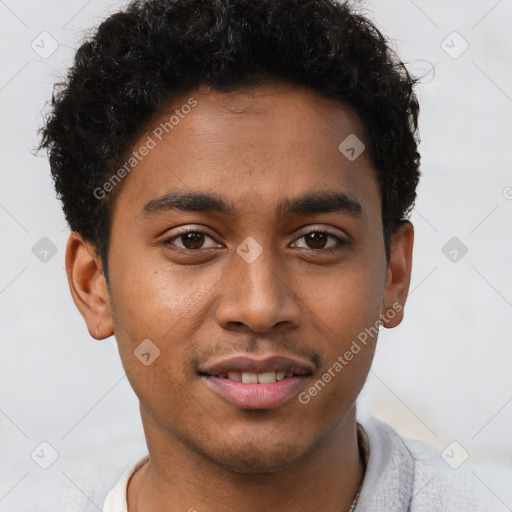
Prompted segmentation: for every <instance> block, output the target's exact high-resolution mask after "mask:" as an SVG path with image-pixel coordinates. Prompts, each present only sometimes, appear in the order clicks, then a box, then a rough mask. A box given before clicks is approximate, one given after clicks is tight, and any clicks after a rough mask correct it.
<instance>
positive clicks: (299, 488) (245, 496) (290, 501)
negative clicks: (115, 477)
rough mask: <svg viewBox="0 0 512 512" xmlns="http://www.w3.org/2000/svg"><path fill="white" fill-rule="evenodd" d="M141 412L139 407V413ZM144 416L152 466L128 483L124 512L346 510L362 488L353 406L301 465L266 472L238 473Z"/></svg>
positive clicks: (149, 465) (362, 472) (141, 470)
mask: <svg viewBox="0 0 512 512" xmlns="http://www.w3.org/2000/svg"><path fill="white" fill-rule="evenodd" d="M141 411H142V409H141ZM148 416H149V415H145V414H144V413H143V423H144V429H145V433H146V439H147V444H148V449H149V454H150V462H148V463H147V464H146V465H145V466H143V468H141V469H140V470H139V471H138V472H137V473H136V474H135V475H134V477H133V478H132V479H131V481H130V484H129V487H128V511H129V512H149V511H154V510H159V511H161V512H175V511H177V510H187V511H190V512H194V510H196V511H200V512H213V511H218V510H223V511H225V510H244V511H245V512H261V508H262V504H264V505H265V509H267V510H280V511H282V512H291V511H294V512H295V511H296V510H297V509H303V510H336V511H340V512H341V511H348V510H349V509H350V507H351V504H352V502H353V501H354V499H355V497H356V495H357V492H358V490H359V487H360V485H361V482H362V479H363V475H364V468H363V463H362V461H361V457H360V451H359V446H358V439H357V428H356V421H355V408H353V409H352V410H351V411H350V412H349V413H348V414H347V415H346V417H345V418H344V420H343V422H342V423H341V424H340V425H339V426H338V428H337V429H336V430H335V431H334V432H333V433H332V434H331V435H330V436H329V437H328V439H327V440H324V441H323V443H321V444H320V445H319V446H317V447H315V448H314V449H312V450H311V452H310V453H309V454H308V456H307V457H304V458H303V460H301V461H300V462H298V463H297V462H294V463H293V465H290V467H285V468H282V469H280V470H276V471H273V472H265V473H259V472H254V473H249V472H238V471H235V470H233V469H230V468H227V467H225V466H221V465H219V464H216V463H215V462H213V461H211V460H209V459H207V458H206V457H204V456H203V455H201V454H199V453H197V452H195V451H193V450H190V449H189V448H188V447H187V446H186V445H185V444H183V443H182V442H180V441H179V440H178V439H176V438H175V437H174V436H171V435H170V433H169V432H168V431H164V432H162V431H161V430H160V429H159V428H158V426H156V425H155V424H154V422H153V421H151V420H152V418H150V417H148Z"/></svg>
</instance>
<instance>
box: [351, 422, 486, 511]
mask: <svg viewBox="0 0 512 512" xmlns="http://www.w3.org/2000/svg"><path fill="white" fill-rule="evenodd" d="M359 423H360V424H361V425H362V427H363V429H364V431H365V432H366V434H367V436H368V444H369V457H368V467H367V471H366V475H365V479H364V482H363V487H362V489H361V498H360V504H361V508H359V507H358V508H357V512H365V511H370V510H375V511H376V510H379V508H380V509H381V510H390V511H391V510H393V511H396V512H461V511H464V512H490V511H492V510H496V509H495V508H492V502H491V498H490V493H489V491H488V490H487V489H486V488H485V487H484V486H483V485H482V482H481V481H479V479H478V478H477V476H476V475H475V474H474V472H473V471H472V470H471V467H470V466H469V465H468V464H460V465H459V464H452V465H451V466H450V465H449V464H448V463H447V462H446V460H445V459H443V458H442V456H441V453H440V452H439V451H437V450H436V449H435V448H434V447H432V446H430V445H428V444H426V443H424V442H422V441H417V440H411V439H405V438H402V437H401V436H399V435H398V433H397V432H396V431H395V430H394V429H393V428H392V427H391V426H389V425H387V424H386V423H383V422H381V421H379V420H377V419H375V418H366V419H364V420H363V421H360V422H359ZM445 458H446V456H445Z"/></svg>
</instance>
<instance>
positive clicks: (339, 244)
mask: <svg viewBox="0 0 512 512" xmlns="http://www.w3.org/2000/svg"><path fill="white" fill-rule="evenodd" d="M189 233H199V234H201V235H206V236H207V237H209V238H211V239H212V240H215V238H214V237H213V235H212V234H210V233H209V232H208V231H202V230H200V229H187V230H184V231H182V232H181V233H178V234H176V235H173V236H172V237H170V238H167V239H165V240H163V241H162V243H163V244H164V245H166V246H172V245H173V242H174V241H175V240H177V239H179V238H180V237H182V236H185V235H188V234H189ZM313 233H316V234H323V235H327V236H328V237H330V238H333V239H334V240H335V241H336V245H334V246H332V247H328V248H326V249H311V248H308V247H300V248H299V249H303V250H304V249H305V250H307V251H313V252H317V251H320V252H323V253H333V252H337V251H339V250H341V249H342V248H343V247H344V246H347V245H348V244H349V242H347V241H346V240H343V239H342V238H340V237H339V236H337V235H334V234H333V233H330V232H329V231H322V230H320V229H314V230H311V231H309V232H307V233H304V234H303V235H302V236H300V237H299V238H297V239H295V240H294V242H296V241H298V240H300V239H302V238H304V237H306V236H308V235H311V234H313ZM172 250H176V251H181V252H189V253H194V252H199V251H201V250H204V249H184V248H182V247H177V248H172Z"/></svg>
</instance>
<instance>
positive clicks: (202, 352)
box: [187, 336, 324, 369]
mask: <svg viewBox="0 0 512 512" xmlns="http://www.w3.org/2000/svg"><path fill="white" fill-rule="evenodd" d="M269 352H270V353H272V354H280V355H287V354H288V355H296V356H300V357H304V358H306V359H309V360H310V361H311V362H312V364H313V365H314V367H315V368H316V369H319V368H322V367H323V364H324V361H323V358H322V356H321V355H320V353H318V352H317V351H316V350H314V349H310V348H308V347H305V346H304V345H303V344H301V343H299V342H297V341H296V340H293V339H291V338H286V337H284V336H283V337H280V338H279V339H277V338H275V337H274V338H272V339H270V338H261V337H256V336H251V337H239V338H234V339H231V340H223V341H220V342H218V341H217V342H215V343H212V344H211V345H210V346H204V345H203V346H201V345H199V346H195V348H194V349H193V353H191V354H190V356H189V357H188V358H187V359H188V360H189V361H190V365H191V366H192V367H194V368H197V367H198V366H201V365H203V364H205V363H206V362H207V361H208V360H210V359H211V358H213V357H215V358H218V357H222V356H226V357H227V356H231V355H233V354H240V353H244V354H262V353H269Z"/></svg>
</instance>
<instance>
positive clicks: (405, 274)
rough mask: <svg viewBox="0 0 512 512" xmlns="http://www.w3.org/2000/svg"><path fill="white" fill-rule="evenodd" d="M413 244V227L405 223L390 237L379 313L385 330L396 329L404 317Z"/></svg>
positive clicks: (407, 222)
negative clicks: (387, 263) (382, 297)
mask: <svg viewBox="0 0 512 512" xmlns="http://www.w3.org/2000/svg"><path fill="white" fill-rule="evenodd" d="M413 244H414V228H413V225H412V224H411V223H410V222H409V221H405V222H404V223H403V224H402V225H400V227H398V228H397V229H396V231H395V232H394V233H393V234H392V235H391V251H390V257H389V266H388V273H387V277H386V285H385V290H384V302H383V306H382V311H381V321H382V324H383V325H384V327H387V328H392V327H396V326H397V325H399V324H400V322H401V321H402V319H403V317H404V306H405V301H406V300H407V294H408V292H409V284H410V281H411V269H412V249H413Z"/></svg>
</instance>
